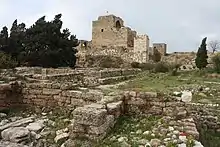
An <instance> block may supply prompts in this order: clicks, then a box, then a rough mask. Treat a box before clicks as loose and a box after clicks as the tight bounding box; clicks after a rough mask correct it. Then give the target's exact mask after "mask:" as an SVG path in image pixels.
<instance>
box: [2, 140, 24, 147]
mask: <svg viewBox="0 0 220 147" xmlns="http://www.w3.org/2000/svg"><path fill="white" fill-rule="evenodd" d="M0 147H28V146H26V145H23V144H18V143H13V142H9V141H2V140H0Z"/></svg>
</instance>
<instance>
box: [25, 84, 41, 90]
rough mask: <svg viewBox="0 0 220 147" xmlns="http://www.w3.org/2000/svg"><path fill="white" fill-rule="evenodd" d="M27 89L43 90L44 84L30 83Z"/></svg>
mask: <svg viewBox="0 0 220 147" xmlns="http://www.w3.org/2000/svg"><path fill="white" fill-rule="evenodd" d="M26 87H27V88H30V89H39V88H42V83H28V84H26Z"/></svg>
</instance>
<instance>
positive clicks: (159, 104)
mask: <svg viewBox="0 0 220 147" xmlns="http://www.w3.org/2000/svg"><path fill="white" fill-rule="evenodd" d="M149 104H150V105H151V106H156V107H160V108H164V107H165V106H166V103H165V102H150V103H149Z"/></svg>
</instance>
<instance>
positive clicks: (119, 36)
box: [92, 15, 136, 47]
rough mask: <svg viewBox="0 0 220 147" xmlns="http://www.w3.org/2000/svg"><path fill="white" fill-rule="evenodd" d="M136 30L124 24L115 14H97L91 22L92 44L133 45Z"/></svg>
mask: <svg viewBox="0 0 220 147" xmlns="http://www.w3.org/2000/svg"><path fill="white" fill-rule="evenodd" d="M135 36H136V32H135V31H132V30H131V29H130V28H129V27H125V26H124V21H123V20H122V19H121V18H120V17H116V16H115V15H106V16H99V17H98V20H95V21H93V22H92V45H93V46H122V47H133V45H134V37H135Z"/></svg>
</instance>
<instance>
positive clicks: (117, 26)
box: [115, 20, 121, 30]
mask: <svg viewBox="0 0 220 147" xmlns="http://www.w3.org/2000/svg"><path fill="white" fill-rule="evenodd" d="M115 26H116V29H117V30H119V29H120V28H121V23H120V21H119V20H117V21H116V24H115Z"/></svg>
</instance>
